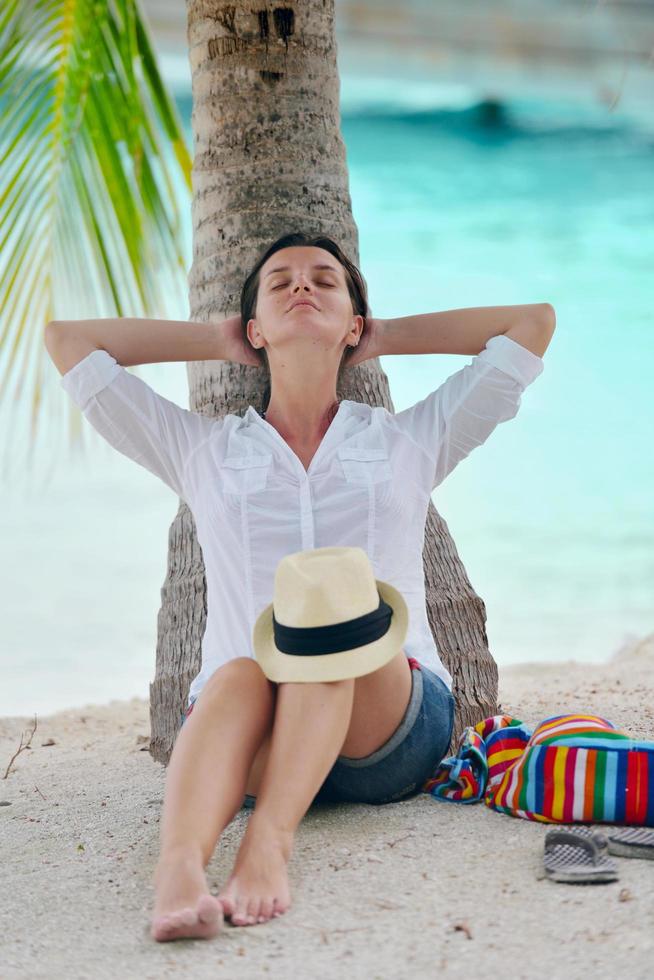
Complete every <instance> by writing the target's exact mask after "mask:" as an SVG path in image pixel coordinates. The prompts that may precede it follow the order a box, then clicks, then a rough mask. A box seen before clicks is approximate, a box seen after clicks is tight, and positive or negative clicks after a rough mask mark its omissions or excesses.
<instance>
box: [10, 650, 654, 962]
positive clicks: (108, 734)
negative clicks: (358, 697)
mask: <svg viewBox="0 0 654 980" xmlns="http://www.w3.org/2000/svg"><path fill="white" fill-rule="evenodd" d="M653 668H654V634H653V635H652V636H650V637H648V638H647V639H646V640H644V641H642V642H641V643H640V644H635V645H633V646H632V647H631V648H630V649H625V650H623V651H621V652H620V653H618V654H617V655H616V656H615V657H614V658H613V659H612V661H611V662H610V663H608V664H580V663H575V662H566V663H558V664H524V665H522V664H521V665H514V666H511V667H507V668H504V669H503V670H501V672H500V710H501V712H503V713H508V714H512V715H515V716H516V717H518V718H521V719H522V720H523V721H526V722H527V723H528V724H530V725H532V726H535V725H536V724H537V723H538V722H539V721H541V720H542V719H543V718H545V717H547V716H548V715H553V714H558V713H562V712H565V711H592V712H594V713H597V714H600V715H602V716H603V717H606V718H608V719H610V720H611V721H613V722H614V723H615V724H617V725H618V726H619V727H620V728H622V729H623V730H625V731H627V732H628V733H629V734H631V735H634V736H637V737H639V738H647V739H654V707H653V705H654V697H653V695H654V669H653ZM32 723H33V718H30V717H20V718H4V719H2V720H1V721H0V777H2V776H3V775H4V772H5V769H6V767H7V764H8V762H9V760H10V758H11V756H12V755H13V753H14V752H15V750H16V748H17V747H18V745H19V743H20V736H21V733H22V732H26V733H27V732H29V730H30V729H31V727H32ZM148 738H149V711H148V705H147V703H146V701H143V700H139V699H133V700H131V701H121V702H112V703H111V704H109V705H107V706H101V707H97V706H88V707H85V708H83V709H78V710H74V711H63V712H59V713H58V714H55V715H52V716H49V717H44V718H38V728H37V730H36V733H35V735H34V737H33V739H32V748H31V749H26V750H24V751H23V752H21V753H20V754H19V756H18V757H17V759H16V760H15V762H14V764H13V767H12V771H11V772H10V774H9V776H8V777H7V779H1V778H0V801H3V800H4V801H9V802H10V804H11V805H10V806H1V807H0V827H1V833H0V840H1V842H2V847H1V853H2V890H1V896H2V897H1V899H0V911H1V913H2V931H1V934H0V935H1V939H0V978H2V980H14V978H25V980H37V978H41V977H43V978H47V980H59V978H61V980H64V978H66V980H74V978H93V980H101V978H103V977H116V978H118V977H120V978H139V980H142V978H153V980H159V978H164V977H169V976H170V977H176V978H178V977H193V978H194V980H195V978H203V977H207V978H209V977H211V978H212V980H213V978H223V977H224V978H230V980H232V978H236V977H239V978H240V977H247V978H250V977H252V978H260V977H261V976H265V975H269V976H275V977H277V976H279V977H284V978H287V977H290V976H291V975H293V976H295V977H300V978H305V977H306V978H314V977H315V978H321V980H322V978H331V977H334V978H339V980H342V978H343V977H344V976H347V977H348V978H349V977H352V976H355V977H365V978H366V980H375V978H383V980H386V978H393V980H396V978H404V977H407V978H409V977H412V978H413V977H419V978H422V977H430V978H431V977H440V976H446V977H461V978H464V977H465V978H470V977H474V976H480V975H481V974H482V972H484V973H486V972H488V971H492V973H493V974H495V975H496V976H501V975H507V976H509V977H511V978H512V980H513V978H520V977H534V978H536V977H538V978H542V977H546V976H547V977H550V978H566V980H567V978H577V977H579V978H581V977H583V976H586V975H587V974H586V971H587V970H592V974H590V975H591V976H592V977H593V978H594V980H595V978H603V977H607V978H609V977H610V978H611V980H615V978H616V977H629V978H631V980H638V978H645V977H649V976H650V975H651V969H652V967H651V963H652V956H653V954H654V862H650V861H643V860H635V859H627V858H615V859H614V860H616V862H617V863H618V867H619V874H620V878H619V880H618V881H617V882H614V883H610V884H597V885H586V886H583V885H567V884H561V883H555V882H552V881H550V880H548V879H545V878H543V877H542V873H541V866H542V849H543V838H544V835H545V833H546V830H547V829H548V825H546V824H538V823H532V822H530V821H526V820H520V819H517V818H513V817H508V816H505V815H503V814H499V813H496V812H494V811H492V810H489V809H488V808H487V807H486V806H485V805H484V804H483V803H477V804H473V805H461V804H450V803H443V802H438V801H436V800H434V799H432V798H431V797H430V796H428V795H427V794H422V795H420V796H418V797H416V798H415V799H413V800H408V801H406V802H404V803H397V804H390V805H387V806H383V807H373V806H365V805H361V806H359V805H357V806H354V805H349V804H346V805H343V804H340V805H339V804H337V805H334V806H329V807H321V808H319V809H316V810H314V811H310V812H309V813H308V814H307V815H306V817H305V818H304V820H303V821H302V824H301V826H300V828H299V831H298V835H297V839H296V844H295V850H294V853H293V856H292V859H291V863H290V880H291V896H292V901H293V906H292V908H291V909H290V910H289V911H288V912H287V913H286V915H284V916H282V917H280V918H279V919H275V920H273V921H272V922H269V923H266V924H263V925H256V926H250V927H235V926H231V925H229V924H226V926H225V928H224V931H223V932H222V933H221V934H220V935H219V936H217V937H216V938H215V939H213V940H210V941H202V940H183V941H176V942H169V943H157V942H155V941H154V940H152V939H151V938H150V937H149V922H150V912H151V908H152V902H153V895H154V892H153V889H152V885H151V875H152V870H153V868H154V865H155V862H156V857H157V853H158V820H159V814H160V807H161V801H162V796H163V787H164V780H165V770H164V769H163V767H162V766H161V765H160V764H158V763H155V762H153V761H152V759H151V757H150V755H149V752H148V751H147V742H148ZM48 742H51V744H49V745H48V744H44V743H48ZM248 817H249V811H241V813H240V814H239V815H238V816H237V817H236V818H235V820H234V821H233V823H232V824H231V825H230V826H229V827H228V828H227V830H226V832H225V834H224V837H223V840H222V841H221V843H220V845H219V847H218V848H217V851H216V854H215V855H214V858H213V860H212V862H211V864H210V866H209V872H208V878H209V884H210V888H211V890H212V891H213V892H214V893H215V892H217V891H218V890H219V889H220V887H221V886H222V883H223V882H224V880H225V878H226V876H227V875H228V873H229V871H230V870H231V867H232V865H233V861H234V857H235V854H236V851H237V848H238V843H239V841H240V837H241V833H242V830H243V827H244V825H245V823H246V821H247V820H248Z"/></svg>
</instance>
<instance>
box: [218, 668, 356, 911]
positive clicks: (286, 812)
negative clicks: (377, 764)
mask: <svg viewBox="0 0 654 980" xmlns="http://www.w3.org/2000/svg"><path fill="white" fill-rule="evenodd" d="M354 683H355V682H354V678H348V679H347V680H341V681H328V682H316V683H306V684H305V683H302V684H300V683H280V684H278V688H277V706H276V710H275V720H274V725H273V730H272V737H271V741H270V753H269V756H268V761H267V763H266V768H265V771H264V774H263V779H262V782H261V786H260V788H259V793H258V796H257V803H256V809H255V811H254V812H253V813H252V815H251V817H250V819H249V822H248V826H247V829H246V831H245V834H244V835H243V840H242V841H241V846H240V848H239V852H238V855H237V858H236V862H235V865H234V871H233V872H232V875H231V876H230V878H229V880H228V882H227V884H226V885H225V887H224V888H223V890H222V891H221V892H220V894H219V896H218V897H219V899H220V900H221V902H222V904H223V908H224V909H225V914H226V915H231V920H232V924H233V925H252V924H254V923H256V922H265V921H267V920H268V919H270V918H271V916H273V915H277V914H280V913H283V912H285V911H286V910H287V909H288V908H289V907H290V904H291V902H290V892H289V887H288V875H287V872H286V865H287V863H288V861H289V858H290V856H291V853H292V848H293V839H294V835H295V830H296V828H297V826H298V824H299V823H300V821H301V819H302V817H303V816H304V814H305V813H306V811H307V810H308V809H309V806H310V805H311V802H312V800H313V798H314V796H315V795H316V793H317V792H318V789H319V788H320V786H321V784H322V782H323V781H324V779H325V777H326V776H327V773H328V772H329V770H330V769H331V767H332V766H333V764H334V762H335V761H336V757H337V756H338V754H339V753H340V751H341V746H342V745H343V742H344V740H345V737H346V734H347V731H348V727H349V724H350V717H351V713H352V703H353V698H354Z"/></svg>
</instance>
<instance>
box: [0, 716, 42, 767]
mask: <svg viewBox="0 0 654 980" xmlns="http://www.w3.org/2000/svg"><path fill="white" fill-rule="evenodd" d="M36 728H37V722H36V715H34V728H33V729H32V731H31V732H30V737H29V738H28V740H27V742H25V745H23V733H22V732H21V736H20V745H19V746H18V748H17V749H16V751H15V752H14V754H13V755H12V757H11V759H10V760H9V765H8V766H7V768H6V769H5V774H4V776H3V777H2V778H3V779H6V778H7V776H8V775H9V771H10V769H11V764H12V762H13V761H14V759H15V758H16V756H17V755H20V753H21V752H22V751H23V750H24V749H30V748H31V747H32V746H31V744H30V743H31V741H32V738H33V737H34V732H35V731H36Z"/></svg>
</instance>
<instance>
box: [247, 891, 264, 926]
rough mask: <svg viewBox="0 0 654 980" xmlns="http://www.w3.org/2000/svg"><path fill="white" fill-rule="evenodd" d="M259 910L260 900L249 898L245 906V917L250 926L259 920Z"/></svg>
mask: <svg viewBox="0 0 654 980" xmlns="http://www.w3.org/2000/svg"><path fill="white" fill-rule="evenodd" d="M260 908H261V899H260V898H259V897H256V898H251V899H250V900H249V902H248V905H247V917H248V922H249V923H250V925H252V924H253V923H255V922H256V921H257V919H258V918H259V909H260Z"/></svg>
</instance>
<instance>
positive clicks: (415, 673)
mask: <svg viewBox="0 0 654 980" xmlns="http://www.w3.org/2000/svg"><path fill="white" fill-rule="evenodd" d="M408 660H409V664H410V666H411V696H410V698H409V703H408V705H407V709H406V711H405V713H404V717H403V718H402V720H401V722H400V724H399V725H398V727H397V728H396V730H395V731H394V732H393V734H392V735H391V736H390V738H389V739H388V740H387V741H386V742H384V744H383V745H381V746H380V747H379V748H378V749H376V750H375V751H374V752H372V753H371V754H370V755H366V756H363V757H362V758H359V759H354V758H350V757H348V756H345V755H339V756H337V758H336V761H335V762H334V765H333V766H332V768H331V769H330V771H329V772H328V774H327V777H326V779H325V780H324V782H323V783H322V785H321V786H320V788H319V790H318V792H317V793H316V795H315V797H314V798H313V801H312V804H311V805H312V806H313V805H314V804H320V803H340V802H347V803H372V804H383V803H394V802H397V801H398V800H404V799H408V798H410V797H413V796H417V795H418V794H419V793H420V792H421V791H422V787H423V785H424V783H425V782H426V781H427V780H428V779H429V778H431V776H432V775H433V773H434V771H435V770H436V769H437V768H438V765H439V763H440V762H441V761H442V760H443V759H444V758H445V757H446V756H447V755H448V754H449V747H450V741H451V738H452V730H453V728H454V708H455V701H454V696H453V694H452V692H451V691H450V689H449V688H448V686H447V684H446V683H445V681H443V680H442V679H441V678H440V677H439V676H438V675H437V674H435V673H434V672H433V671H431V670H430V669H429V668H428V667H425V666H424V664H420V663H419V662H418V661H417V660H416V659H414V658H413V657H409V658H408ZM192 710H193V704H191V705H190V706H189V708H188V709H187V711H186V714H185V715H184V717H183V720H182V724H183V723H184V721H185V720H186V718H187V717H188V716H189V714H190V713H191V711H192ZM255 804H256V796H250V795H249V794H247V793H246V795H245V799H244V801H243V806H244V807H246V808H248V809H252V808H253V807H254V806H255Z"/></svg>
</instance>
